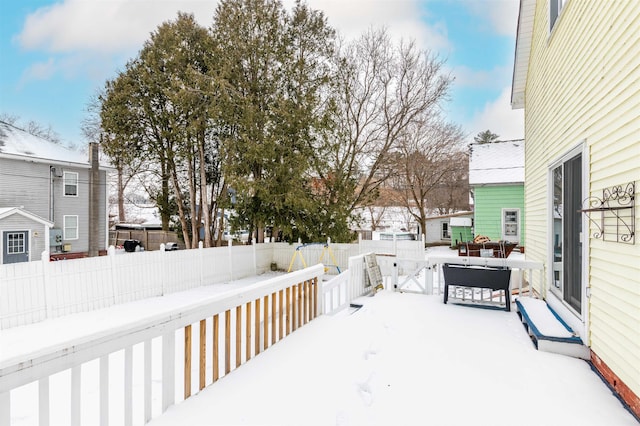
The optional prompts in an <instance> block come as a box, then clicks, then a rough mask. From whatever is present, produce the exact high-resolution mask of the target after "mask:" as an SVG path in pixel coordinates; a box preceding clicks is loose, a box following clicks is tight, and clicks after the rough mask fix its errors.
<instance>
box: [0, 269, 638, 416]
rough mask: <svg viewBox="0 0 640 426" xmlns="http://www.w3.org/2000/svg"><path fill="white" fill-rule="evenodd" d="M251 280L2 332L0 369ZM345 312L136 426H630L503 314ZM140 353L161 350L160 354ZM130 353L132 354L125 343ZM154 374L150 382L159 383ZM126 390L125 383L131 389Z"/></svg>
mask: <svg viewBox="0 0 640 426" xmlns="http://www.w3.org/2000/svg"><path fill="white" fill-rule="evenodd" d="M268 277H269V275H268V274H267V275H266V277H265V276H263V277H261V278H262V279H264V278H268ZM257 279H258V278H255V277H254V278H252V279H247V280H243V281H241V282H234V283H230V284H221V285H218V286H208V287H203V288H199V289H194V290H190V291H186V292H181V293H175V294H172V295H168V296H165V297H161V298H153V299H148V300H143V301H138V302H133V303H130V304H125V305H118V306H114V307H112V308H108V309H103V310H98V311H94V312H88V313H82V314H77V315H70V316H67V317H63V318H60V319H56V320H49V321H45V322H43V323H40V324H34V325H32V326H26V327H20V328H16V329H9V330H4V331H1V332H0V361H2V360H7V359H8V358H11V357H13V356H17V355H19V354H21V353H24V352H29V351H33V350H37V349H38V347H44V346H49V345H55V344H56V342H63V341H65V340H69V339H73V338H77V337H78V336H82V335H84V334H86V333H96V332H99V331H100V330H101V329H105V328H108V327H114V326H117V325H122V324H125V323H127V322H128V321H134V320H137V319H139V318H142V317H144V316H151V315H156V314H157V313H159V312H162V311H163V310H164V311H166V310H170V309H175V308H176V307H177V306H182V305H183V306H188V305H189V304H192V303H197V302H201V301H202V300H203V299H204V298H207V297H212V296H215V294H219V293H220V292H224V291H228V290H231V289H234V288H237V287H238V286H244V285H251V284H252V283H253V282H255V280H257ZM358 303H361V304H362V305H363V307H362V308H361V309H359V310H355V311H354V310H344V311H342V312H339V313H338V314H336V315H333V316H332V315H324V316H321V317H319V318H317V319H315V320H313V321H311V322H310V323H309V324H307V325H305V326H304V327H302V328H300V329H298V330H297V331H295V332H294V333H293V334H291V335H289V336H288V337H286V338H285V339H284V340H282V341H280V342H278V343H277V344H275V345H274V346H273V347H271V348H269V350H267V351H265V352H263V353H261V354H260V355H258V356H256V357H254V358H253V359H252V360H250V361H249V362H248V363H246V364H245V365H243V366H241V367H240V368H238V369H237V370H235V371H232V372H231V374H229V375H228V376H225V377H223V378H222V379H221V380H219V381H218V382H216V383H215V384H214V385H212V386H209V387H208V388H206V389H205V390H203V391H202V392H200V393H198V394H197V395H195V396H192V397H191V398H189V399H188V400H186V401H182V402H180V403H178V404H177V405H175V406H172V407H170V408H169V410H168V411H167V412H166V413H165V414H163V415H159V414H160V413H159V408H154V417H155V416H159V417H156V418H155V419H154V420H152V422H151V423H150V424H151V425H153V426H166V425H177V424H183V425H342V426H344V425H424V424H431V425H514V424H517V425H573V424H576V425H581V426H588V425H594V426H595V425H598V426H599V425H620V426H623V425H637V424H638V423H637V422H636V420H635V419H634V417H633V416H632V415H631V414H630V413H629V412H627V411H626V410H625V409H624V407H623V406H622V404H621V403H620V402H619V401H618V399H617V398H616V397H615V396H614V395H613V394H612V393H611V391H610V390H609V389H608V387H607V386H606V385H605V384H604V383H603V382H602V381H601V380H600V378H599V377H598V376H597V375H596V374H595V373H594V372H593V371H592V370H591V368H590V366H589V364H588V363H586V362H585V361H582V360H579V359H574V358H569V357H566V356H562V355H556V354H550V353H544V352H538V351H536V350H535V349H534V347H533V345H532V343H531V341H530V340H529V337H528V335H527V333H526V332H525V330H524V327H523V326H522V325H521V323H520V321H519V319H518V317H517V315H516V313H515V312H506V311H502V310H489V309H480V308H476V307H469V306H459V305H455V304H451V303H449V304H447V305H444V304H443V303H442V297H441V296H425V295H420V294H408V293H404V294H402V293H394V292H391V291H387V290H385V291H382V292H379V293H378V294H376V295H375V296H373V297H363V298H361V299H359V300H358ZM176 339H177V341H180V340H179V339H180V338H179V337H176ZM153 348H154V351H161V349H162V345H160V344H155V343H154V345H153ZM115 355H116V356H113V357H112V361H111V362H116V363H119V362H121V360H120V359H118V357H121V354H119V355H118V354H115ZM134 358H138V359H139V358H140V357H138V355H137V352H136V349H135V348H134ZM155 358H156V357H155V356H154V359H155ZM157 358H160V357H157ZM176 359H180V357H179V354H177V355H176ZM138 362H140V359H139V360H138ZM89 364H91V363H88V364H85V365H84V366H83V383H82V392H83V404H84V403H88V405H89V407H90V408H89V410H86V411H85V412H83V416H82V424H83V425H85V424H97V423H98V416H97V415H96V412H97V409H98V397H97V390H96V389H97V382H98V374H97V365H95V364H96V363H95V362H94V363H93V365H89ZM178 364H180V363H178ZM194 364H197V363H194ZM157 367H158V366H156V365H154V367H153V374H154V377H157V375H158V374H160V373H159V370H158V368H157ZM134 368H135V367H134ZM194 368H195V366H194ZM85 370H86V371H87V373H86V374H85V373H84V371H85ZM113 370H114V371H115V370H116V369H115V368H114V369H113ZM91 371H93V372H91ZM208 374H210V372H209V373H208ZM118 380H119V381H121V380H122V378H121V375H119V376H118V375H115V376H114V381H113V383H112V384H113V393H114V395H112V396H111V399H112V400H114V401H115V400H119V395H118V390H117V389H119V384H118V383H117V381H118ZM134 381H135V382H138V383H139V380H138V379H136V378H134ZM155 383H156V380H155V379H154V386H156V384H155ZM51 386H52V395H51V398H52V400H51V407H52V414H51V424H52V425H58V424H60V425H64V424H68V407H69V405H68V396H65V395H68V394H69V386H70V384H69V374H68V371H67V372H63V373H59V374H58V375H55V376H52V378H51ZM139 386H140V385H139V384H136V383H134V393H135V392H138V390H137V389H139ZM54 389H56V390H54ZM176 391H177V393H180V392H181V389H176ZM34 394H35V395H36V398H37V385H36V384H35V383H34V384H32V385H27V386H24V387H22V388H20V389H18V390H16V391H15V392H13V393H12V422H13V423H12V424H17V425H31V424H37V399H34V396H33V395H34ZM155 395H159V393H158V392H155ZM158 398H159V396H158V397H154V406H155V407H159V404H157V402H158V401H157V399H158ZM91 407H93V408H91ZM110 410H111V413H110V419H111V423H110V424H116V425H117V424H120V423H121V422H120V419H122V411H121V410H122V408H121V407H119V406H118V405H117V404H112V405H110ZM141 410H142V408H141V407H134V415H135V421H134V424H140V423H141V421H142V417H141Z"/></svg>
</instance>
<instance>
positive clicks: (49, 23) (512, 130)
mask: <svg viewBox="0 0 640 426" xmlns="http://www.w3.org/2000/svg"><path fill="white" fill-rule="evenodd" d="M283 3H284V4H285V6H287V7H290V6H291V5H292V4H293V0H284V1H283ZM307 3H308V4H309V5H310V6H311V7H312V8H314V9H320V10H323V11H324V12H325V13H326V15H327V17H328V19H329V22H330V23H331V24H332V25H333V26H334V27H336V28H337V29H338V30H339V31H340V32H341V33H342V34H343V35H344V36H345V37H346V38H347V39H348V38H353V37H355V36H357V35H358V34H361V33H362V32H363V31H364V30H366V29H367V28H368V27H370V26H375V27H379V26H385V27H387V29H388V31H389V32H390V34H391V35H392V36H394V37H396V38H400V37H404V38H412V39H415V40H416V41H417V43H418V44H419V45H420V46H421V47H422V48H425V49H430V50H432V51H434V52H437V53H438V54H439V55H440V56H441V57H442V58H444V59H446V67H447V70H448V71H449V72H451V73H452V74H453V75H454V77H455V82H454V84H453V88H452V91H451V100H450V101H449V102H448V103H446V104H445V111H446V114H447V117H448V119H449V120H450V121H453V122H455V123H457V124H460V125H461V126H462V127H463V129H464V130H465V131H466V133H467V134H468V135H469V140H471V139H472V137H473V136H474V135H475V134H477V133H478V132H479V131H482V130H485V129H491V130H492V131H493V132H494V133H497V134H499V135H500V136H501V137H502V138H503V139H512V138H521V137H523V116H522V111H521V110H519V111H512V110H511V107H510V105H509V96H510V85H511V75H512V67H513V55H514V45H515V31H516V20H517V14H518V3H519V1H518V0H422V1H418V0H349V1H347V0H307ZM216 4H217V1H216V0H59V1H50V0H49V1H47V0H21V1H3V2H1V3H0V64H1V65H0V114H4V115H10V116H16V117H18V118H19V123H21V124H24V123H26V122H28V121H35V122H38V123H40V124H41V125H43V126H51V128H52V129H53V130H54V131H55V132H57V133H58V134H59V135H60V137H61V139H62V141H63V143H65V144H71V145H76V146H79V145H83V144H85V143H86V142H87V141H85V139H84V137H83V136H82V133H81V130H80V126H81V123H82V120H83V119H84V118H85V117H86V116H87V113H86V108H87V105H88V103H89V101H90V99H91V96H92V95H95V93H97V91H98V90H99V89H100V88H101V87H103V86H104V83H105V81H106V80H107V79H109V78H112V77H114V76H115V75H116V72H117V71H118V70H120V69H122V68H123V67H124V64H125V63H126V61H127V60H128V59H130V58H132V57H134V56H135V55H136V53H137V51H138V50H139V49H140V47H141V46H142V43H143V42H144V41H145V40H146V39H147V38H148V35H149V33H150V32H151V31H153V30H154V29H155V28H156V27H157V26H158V25H159V24H160V23H162V22H163V21H166V20H169V19H173V18H175V16H176V14H177V11H178V10H181V11H185V12H191V13H193V14H194V15H195V16H196V19H197V20H198V22H199V23H200V24H201V25H203V26H208V25H209V24H210V22H211V18H212V16H213V12H214V10H215V5H216Z"/></svg>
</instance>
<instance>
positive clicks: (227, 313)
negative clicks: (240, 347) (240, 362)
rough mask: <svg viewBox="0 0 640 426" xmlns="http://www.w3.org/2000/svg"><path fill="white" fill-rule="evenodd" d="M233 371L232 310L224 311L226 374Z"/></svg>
mask: <svg viewBox="0 0 640 426" xmlns="http://www.w3.org/2000/svg"><path fill="white" fill-rule="evenodd" d="M229 372H231V311H230V310H228V309H227V310H226V311H225V312H224V374H225V376H226V375H227V374H229Z"/></svg>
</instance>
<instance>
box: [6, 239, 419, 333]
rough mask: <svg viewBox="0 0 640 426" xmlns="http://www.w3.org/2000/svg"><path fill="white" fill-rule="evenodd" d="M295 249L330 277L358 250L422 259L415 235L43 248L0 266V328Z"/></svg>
mask: <svg viewBox="0 0 640 426" xmlns="http://www.w3.org/2000/svg"><path fill="white" fill-rule="evenodd" d="M296 248H299V251H300V253H301V254H302V256H304V259H305V262H306V264H307V265H315V264H317V263H319V260H320V258H321V257H322V262H323V263H324V264H325V273H326V274H332V275H337V274H338V269H339V270H340V271H345V270H347V269H348V268H349V258H350V257H352V256H354V255H358V254H359V253H364V252H374V253H385V254H386V253H388V254H394V253H398V254H405V255H407V256H411V257H412V258H416V257H420V256H422V257H423V258H424V249H423V246H422V242H420V241H366V242H365V241H361V242H360V243H359V244H330V245H329V247H328V248H326V247H325V246H324V245H323V244H316V245H309V246H305V247H301V245H299V244H298V245H295V244H288V243H266V244H255V245H250V246H228V247H213V248H200V249H197V250H178V251H169V252H165V251H162V250H160V251H149V252H136V253H126V254H122V255H116V254H115V250H113V249H110V250H109V253H110V254H109V255H108V256H103V257H92V258H84V259H72V260H63V261H56V262H49V261H47V259H48V258H49V256H48V255H46V254H45V255H43V256H42V258H43V260H42V261H36V262H28V263H17V264H10V265H0V330H2V329H7V328H11V327H16V326H20V325H27V324H33V323H36V322H39V321H42V320H45V319H47V318H57V317H60V316H63V315H68V314H73V313H78V312H85V311H90V310H94V309H100V308H105V307H108V306H113V305H116V304H120V303H126V302H132V301H135V300H140V299H144V298H147V297H154V296H161V295H164V294H170V293H173V292H176V291H183V290H188V289H191V288H195V287H199V286H204V285H211V284H218V283H224V282H229V281H232V280H237V279H241V278H244V277H248V276H252V275H256V274H261V273H264V272H265V271H267V270H269V269H270V267H271V264H272V263H276V265H277V268H278V269H280V270H287V268H288V266H289V265H290V264H291V260H292V259H294V254H295V252H296ZM329 250H330V253H329ZM323 251H324V254H323ZM407 253H408V254H407ZM298 259H299V258H298ZM302 267H303V266H302V264H301V263H300V261H299V260H296V261H295V262H294V265H293V269H294V270H299V269H302Z"/></svg>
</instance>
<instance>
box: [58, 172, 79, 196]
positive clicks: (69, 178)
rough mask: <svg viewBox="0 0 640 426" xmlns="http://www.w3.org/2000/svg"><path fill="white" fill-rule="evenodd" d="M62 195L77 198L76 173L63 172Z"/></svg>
mask: <svg viewBox="0 0 640 426" xmlns="http://www.w3.org/2000/svg"><path fill="white" fill-rule="evenodd" d="M62 180H63V183H64V195H65V197H77V196H78V173H76V172H64V175H63V178H62Z"/></svg>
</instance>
